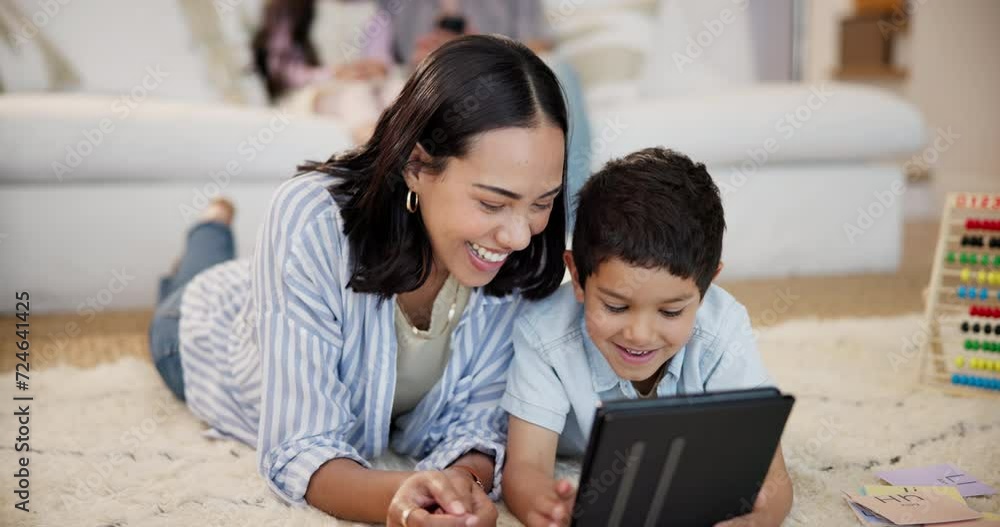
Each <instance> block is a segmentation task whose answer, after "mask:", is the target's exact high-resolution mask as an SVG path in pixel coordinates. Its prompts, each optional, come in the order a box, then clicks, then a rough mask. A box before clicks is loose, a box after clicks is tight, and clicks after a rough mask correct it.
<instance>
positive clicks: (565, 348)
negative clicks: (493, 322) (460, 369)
mask: <svg viewBox="0 0 1000 527" xmlns="http://www.w3.org/2000/svg"><path fill="white" fill-rule="evenodd" d="M513 339H514V362H513V364H512V365H511V368H510V372H509V373H508V378H507V390H506V393H504V396H503V399H502V400H501V403H500V404H501V406H503V408H504V410H506V411H507V412H509V413H510V414H511V415H514V416H516V417H518V418H520V419H522V420H524V421H528V422H530V423H532V424H535V425H538V426H541V427H544V428H548V429H549V430H552V431H553V432H556V433H558V434H561V436H560V439H559V453H560V454H567V455H574V454H581V453H583V451H584V449H585V448H586V445H587V436H588V435H589V434H590V428H591V425H592V424H593V421H594V411H595V409H596V407H597V404H598V402H599V401H607V400H612V399H623V398H629V399H635V398H637V397H638V393H637V392H636V390H635V388H634V387H633V386H632V383H631V382H629V381H627V380H625V379H622V378H621V377H619V376H618V375H617V374H616V373H615V372H614V370H612V369H611V366H610V365H609V364H608V362H607V360H606V359H605V358H604V356H603V355H602V354H601V352H600V350H598V349H597V346H595V345H594V343H593V341H591V339H590V336H589V334H588V333H587V327H586V322H585V320H584V310H583V304H581V303H579V302H577V301H576V297H575V296H574V294H573V284H571V283H567V284H563V286H562V287H560V288H559V290H557V291H556V292H555V293H554V294H553V295H552V296H550V297H548V298H546V299H544V300H541V301H539V302H533V303H530V304H528V305H527V306H525V307H524V308H522V312H521V314H520V315H519V316H518V319H517V321H516V322H515V325H514V335H513ZM769 385H771V380H770V378H769V376H768V374H767V371H766V370H765V369H764V365H763V363H762V361H761V358H760V354H759V353H758V352H757V344H756V342H755V340H754V335H753V331H752V328H751V326H750V317H749V316H748V314H747V310H746V308H744V307H743V305H742V304H740V303H739V302H737V301H736V299H735V298H733V296H732V295H730V294H729V293H728V292H726V291H725V290H724V289H722V288H721V287H718V286H716V285H712V286H710V287H709V289H708V291H706V292H705V298H704V299H703V300H702V303H701V306H699V308H698V313H697V314H696V315H695V323H694V328H693V330H692V332H691V339H690V340H689V341H688V342H687V344H685V345H684V346H683V347H682V348H681V349H680V351H678V352H677V354H676V355H674V357H673V358H671V359H670V362H669V363H668V364H667V371H666V372H665V373H664V375H663V379H662V380H661V381H660V383H659V385H657V388H656V394H657V396H659V397H666V396H671V395H682V394H696V393H704V392H709V391H722V390H736V389H745V388H758V387H762V386H769Z"/></svg>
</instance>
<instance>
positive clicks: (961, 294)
mask: <svg viewBox="0 0 1000 527" xmlns="http://www.w3.org/2000/svg"><path fill="white" fill-rule="evenodd" d="M955 293H956V294H958V298H965V286H964V285H960V286H958V291H956V292H955Z"/></svg>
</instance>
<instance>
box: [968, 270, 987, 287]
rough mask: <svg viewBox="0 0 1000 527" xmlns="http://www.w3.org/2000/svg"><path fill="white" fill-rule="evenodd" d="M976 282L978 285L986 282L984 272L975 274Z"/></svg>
mask: <svg viewBox="0 0 1000 527" xmlns="http://www.w3.org/2000/svg"><path fill="white" fill-rule="evenodd" d="M970 274H971V273H970ZM976 282H978V283H980V284H982V283H984V282H986V271H979V272H978V273H976Z"/></svg>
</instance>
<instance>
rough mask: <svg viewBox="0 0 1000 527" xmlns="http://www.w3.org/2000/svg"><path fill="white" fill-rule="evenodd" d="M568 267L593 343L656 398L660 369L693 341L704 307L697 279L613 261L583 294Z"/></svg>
mask: <svg viewBox="0 0 1000 527" xmlns="http://www.w3.org/2000/svg"><path fill="white" fill-rule="evenodd" d="M567 265H569V266H570V270H571V273H572V275H573V286H574V290H575V292H576V299H577V301H580V302H583V304H584V312H585V316H586V321H587V333H588V334H589V335H590V339H591V340H592V341H593V342H594V344H595V345H596V346H597V349H599V350H600V352H601V354H602V355H603V356H604V358H605V360H607V361H608V364H609V365H610V366H611V369H612V370H614V372H615V373H616V374H617V375H618V376H619V377H621V378H622V379H626V380H629V381H632V383H633V385H634V386H635V387H636V389H637V390H639V391H640V392H643V393H648V392H650V391H651V390H652V389H653V388H655V386H653V384H655V382H656V380H657V377H658V376H657V373H658V372H659V371H660V368H661V367H663V366H664V364H666V363H667V361H669V360H670V359H671V358H672V357H673V356H674V355H676V354H677V352H678V351H680V349H681V348H682V347H684V345H685V344H686V343H687V342H688V340H689V339H690V338H691V332H692V331H693V328H694V322H695V315H696V314H697V312H698V306H699V305H700V304H701V295H700V293H699V291H698V286H697V285H696V284H695V281H694V279H692V278H686V279H685V278H680V277H677V276H675V275H673V274H670V272H669V271H667V270H666V269H661V268H653V269H645V268H642V267H637V266H633V265H631V264H628V263H626V262H624V261H623V260H621V259H619V258H611V259H609V260H607V261H605V262H603V263H601V264H600V265H598V266H597V269H596V270H595V271H594V272H593V273H592V274H591V275H590V276H589V277H587V278H586V285H585V287H584V288H581V287H580V282H579V280H578V279H577V278H578V276H577V273H576V268H575V267H574V266H573V265H572V258H567Z"/></svg>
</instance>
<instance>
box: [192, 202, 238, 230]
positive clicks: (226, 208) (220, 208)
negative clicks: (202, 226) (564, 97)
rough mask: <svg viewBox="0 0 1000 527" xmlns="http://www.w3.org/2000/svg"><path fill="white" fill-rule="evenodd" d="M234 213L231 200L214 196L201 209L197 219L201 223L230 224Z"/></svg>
mask: <svg viewBox="0 0 1000 527" xmlns="http://www.w3.org/2000/svg"><path fill="white" fill-rule="evenodd" d="M235 215H236V207H234V206H233V202H232V201H229V200H228V199H226V198H215V199H213V200H212V202H211V203H209V204H208V206H207V207H205V210H203V211H201V216H200V217H199V218H198V221H199V222H201V223H222V224H224V225H232V223H233V216H235Z"/></svg>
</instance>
